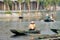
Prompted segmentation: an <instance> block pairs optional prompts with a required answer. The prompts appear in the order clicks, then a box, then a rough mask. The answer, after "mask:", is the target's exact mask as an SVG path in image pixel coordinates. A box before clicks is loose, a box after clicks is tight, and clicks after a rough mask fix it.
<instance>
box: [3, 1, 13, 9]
mask: <svg viewBox="0 0 60 40" xmlns="http://www.w3.org/2000/svg"><path fill="white" fill-rule="evenodd" d="M3 1H4V6H5V7H6V5H7V6H8V10H10V9H11V8H12V1H11V0H3ZM5 10H6V8H5Z"/></svg>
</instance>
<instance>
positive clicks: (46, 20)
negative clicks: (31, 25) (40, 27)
mask: <svg viewBox="0 0 60 40" xmlns="http://www.w3.org/2000/svg"><path fill="white" fill-rule="evenodd" d="M44 22H54V20H48V19H45V20H44Z"/></svg>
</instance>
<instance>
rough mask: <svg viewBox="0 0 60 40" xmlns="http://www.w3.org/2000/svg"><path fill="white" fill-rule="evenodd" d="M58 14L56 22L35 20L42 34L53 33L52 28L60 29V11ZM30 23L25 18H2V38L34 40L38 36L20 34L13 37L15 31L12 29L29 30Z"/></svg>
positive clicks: (0, 20)
mask: <svg viewBox="0 0 60 40" xmlns="http://www.w3.org/2000/svg"><path fill="white" fill-rule="evenodd" d="M56 16H57V17H56V22H50V23H46V22H42V21H35V24H36V29H38V30H40V31H41V34H53V32H51V31H50V29H52V28H54V29H60V13H59V12H58V13H57V14H56ZM29 23H30V22H27V21H25V20H23V22H20V20H19V19H18V18H0V40H34V38H35V37H37V36H32V35H31V36H18V37H14V38H11V36H12V35H13V33H11V32H10V29H20V30H28V25H29ZM46 30H48V31H46ZM46 40H47V39H46Z"/></svg>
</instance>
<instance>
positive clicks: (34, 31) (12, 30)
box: [10, 29, 40, 35]
mask: <svg viewBox="0 0 60 40" xmlns="http://www.w3.org/2000/svg"><path fill="white" fill-rule="evenodd" d="M10 31H11V32H12V33H14V34H15V35H27V34H39V33H40V31H39V30H32V31H29V30H28V31H21V30H15V29H11V30H10Z"/></svg>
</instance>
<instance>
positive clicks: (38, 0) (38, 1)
mask: <svg viewBox="0 0 60 40" xmlns="http://www.w3.org/2000/svg"><path fill="white" fill-rule="evenodd" d="M36 1H37V9H36V14H35V15H36V20H38V10H39V3H40V1H41V0H36Z"/></svg>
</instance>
